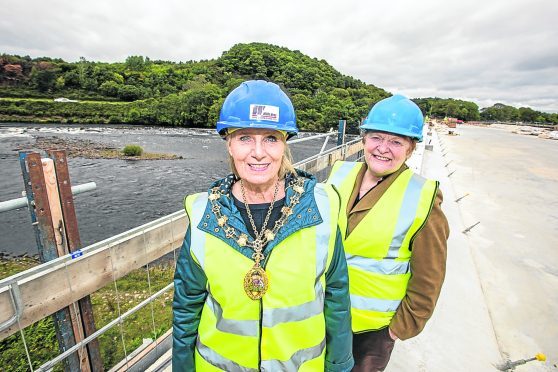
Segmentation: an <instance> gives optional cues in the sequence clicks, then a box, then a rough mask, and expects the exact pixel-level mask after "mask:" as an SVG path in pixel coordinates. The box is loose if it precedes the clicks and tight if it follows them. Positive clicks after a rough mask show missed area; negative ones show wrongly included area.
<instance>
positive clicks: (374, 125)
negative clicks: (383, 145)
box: [360, 94, 424, 142]
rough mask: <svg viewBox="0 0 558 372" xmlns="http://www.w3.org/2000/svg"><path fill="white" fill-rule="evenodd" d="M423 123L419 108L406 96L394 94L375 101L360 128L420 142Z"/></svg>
mask: <svg viewBox="0 0 558 372" xmlns="http://www.w3.org/2000/svg"><path fill="white" fill-rule="evenodd" d="M423 124H424V118H423V116H422V112H421V111H420V108H419V107H418V106H417V105H416V104H415V103H414V102H413V101H411V100H410V99H408V98H407V97H404V96H402V95H400V94H396V95H394V96H391V97H389V98H385V99H383V100H381V101H379V102H377V103H376V104H375V105H374V106H373V107H372V109H371V110H370V112H369V113H368V116H367V117H366V119H364V122H363V123H362V125H361V126H360V128H361V129H364V130H378V131H381V132H388V133H394V134H399V135H402V136H407V137H412V138H414V139H416V140H418V141H419V142H421V141H422V126H423Z"/></svg>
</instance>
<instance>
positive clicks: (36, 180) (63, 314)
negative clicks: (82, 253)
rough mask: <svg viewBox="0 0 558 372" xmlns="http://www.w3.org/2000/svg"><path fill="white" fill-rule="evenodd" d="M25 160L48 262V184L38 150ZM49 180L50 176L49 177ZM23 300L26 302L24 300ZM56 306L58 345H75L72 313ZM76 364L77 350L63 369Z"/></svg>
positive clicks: (51, 240) (52, 246)
mask: <svg viewBox="0 0 558 372" xmlns="http://www.w3.org/2000/svg"><path fill="white" fill-rule="evenodd" d="M26 163H27V169H28V170H29V178H30V181H31V186H32V190H33V200H34V203H35V214H36V218H37V223H38V224H37V226H36V228H38V230H39V234H38V237H40V239H41V242H40V244H38V246H39V256H40V257H41V261H42V262H47V261H51V260H54V259H56V258H57V257H58V256H59V254H58V250H57V244H56V237H55V233H54V227H53V223H52V213H51V212H52V210H51V207H50V200H49V197H48V191H49V190H48V187H47V178H46V177H45V173H44V171H43V163H42V159H41V155H40V154H39V153H36V152H33V153H29V154H27V157H26ZM48 183H50V180H48ZM51 191H52V189H51ZM51 198H52V197H51ZM23 303H24V304H25V305H27V304H26V303H25V302H23ZM56 310H58V311H56V312H52V313H51V314H53V316H54V327H55V329H56V337H57V338H58V343H59V349H60V350H61V351H63V350H67V349H68V348H70V347H72V346H74V345H75V334H74V329H73V325H74V323H72V314H71V312H70V309H69V308H67V307H66V306H62V307H60V308H58V309H56ZM37 320H38V319H37ZM79 368H80V359H79V356H78V354H77V353H74V354H72V355H70V356H69V357H68V358H66V359H65V360H64V370H66V371H75V370H77V369H79Z"/></svg>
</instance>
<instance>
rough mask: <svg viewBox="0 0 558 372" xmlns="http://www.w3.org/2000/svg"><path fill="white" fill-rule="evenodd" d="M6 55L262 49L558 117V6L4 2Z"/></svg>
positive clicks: (203, 54)
mask: <svg viewBox="0 0 558 372" xmlns="http://www.w3.org/2000/svg"><path fill="white" fill-rule="evenodd" d="M1 12H2V13H1V15H0V53H8V54H19V55H29V56H31V57H40V56H48V57H59V58H63V59H64V60H67V61H70V62H73V61H77V60H78V59H79V57H85V58H86V59H87V60H93V61H105V62H116V61H119V62H123V61H124V60H125V59H126V57H127V56H129V55H143V56H147V57H149V58H150V59H152V60H156V59H162V60H171V61H187V60H200V59H213V58H217V57H219V56H220V55H221V54H222V52H223V51H226V50H228V49H229V48H230V47H232V46H233V45H234V44H236V43H249V42H265V43H270V44H275V45H279V46H283V47H286V48H289V49H291V50H300V51H301V52H302V53H304V54H307V55H309V56H310V57H316V58H319V59H322V58H323V59H325V60H326V61H328V62H329V63H330V64H331V65H332V66H333V67H335V68H336V69H337V70H339V71H340V72H341V73H343V74H345V75H350V76H353V77H355V78H357V79H360V80H362V81H364V82H366V83H369V84H374V85H376V86H378V87H381V88H384V89H386V90H387V91H389V92H391V93H401V94H404V95H407V96H409V97H411V98H418V97H434V96H436V97H443V98H449V97H451V98H458V99H465V100H471V101H473V102H476V103H477V104H478V105H479V106H480V107H487V106H491V105H493V104H494V103H496V102H501V103H505V104H509V105H513V106H515V107H521V106H528V107H531V108H533V109H536V110H541V111H546V112H558V26H557V24H558V0H462V1H452V0H420V1H417V0H390V1H382V2H379V1H374V0H368V1H365V0H362V1H354V0H344V1H335V2H334V1H328V0H322V1H314V0H311V1H305V0H297V1H292V0H282V1H265V0H260V1H249V0H198V1H189V0H182V1H179V0H159V1H153V0H152V1H145V0H95V1H86V0H73V1H70V0H49V1H44V0H40V1H39V0H19V1H5V2H3V4H2V6H1Z"/></svg>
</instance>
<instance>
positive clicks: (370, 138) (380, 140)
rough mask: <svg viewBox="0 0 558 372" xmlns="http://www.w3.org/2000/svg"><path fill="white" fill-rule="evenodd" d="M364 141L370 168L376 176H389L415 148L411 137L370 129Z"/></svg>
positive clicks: (367, 162)
mask: <svg viewBox="0 0 558 372" xmlns="http://www.w3.org/2000/svg"><path fill="white" fill-rule="evenodd" d="M363 142H364V154H365V159H366V164H367V165H368V170H369V172H371V173H372V175H374V176H375V177H384V176H387V175H389V174H391V173H393V172H395V171H396V170H398V169H399V168H401V166H402V165H403V163H404V162H405V160H407V159H408V158H409V156H410V155H411V153H412V152H413V149H414V146H413V142H412V140H410V139H409V138H407V137H403V136H398V135H395V134H391V133H385V132H375V131H369V132H367V133H366V134H365V135H364V138H363Z"/></svg>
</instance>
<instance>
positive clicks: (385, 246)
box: [327, 162, 438, 333]
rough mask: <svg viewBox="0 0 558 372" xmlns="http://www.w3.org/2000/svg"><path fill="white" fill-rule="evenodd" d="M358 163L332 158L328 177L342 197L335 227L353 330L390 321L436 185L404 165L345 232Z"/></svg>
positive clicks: (371, 328) (363, 164) (362, 329)
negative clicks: (342, 253)
mask: <svg viewBox="0 0 558 372" xmlns="http://www.w3.org/2000/svg"><path fill="white" fill-rule="evenodd" d="M362 167H366V164H365V163H355V162H336V163H335V164H334V166H333V169H332V171H331V174H330V176H329V178H328V181H327V183H328V184H333V185H335V187H336V189H337V191H338V192H339V194H340V196H341V211H342V213H339V228H340V229H341V232H342V235H343V243H344V247H345V256H346V258H347V265H348V269H349V292H350V294H351V315H352V329H353V332H355V333H357V332H364V331H368V330H377V329H381V328H384V327H386V326H388V325H389V323H390V321H391V318H393V315H394V314H395V311H396V310H397V308H398V306H399V304H400V303H401V300H402V299H403V298H404V297H405V293H406V292H407V284H408V282H409V278H410V276H411V272H410V263H409V261H410V258H411V251H410V250H409V247H410V244H411V243H412V240H413V238H414V236H415V235H416V234H417V232H419V231H420V229H421V228H422V226H423V225H424V223H425V222H426V220H427V218H428V215H429V214H430V211H431V210H432V205H433V203H434V200H435V197H436V192H437V190H438V182H436V181H432V180H427V179H425V178H423V177H421V176H419V175H417V174H414V173H413V172H412V171H411V170H410V169H406V170H405V171H403V172H402V173H401V174H400V175H399V176H398V177H397V179H396V180H395V181H393V183H392V184H391V186H390V187H389V188H388V190H387V191H386V192H385V193H384V195H382V197H381V198H380V200H378V202H377V203H376V204H375V205H374V206H373V207H372V209H371V210H370V211H368V213H367V214H366V216H365V217H364V218H363V219H362V220H361V221H360V222H359V224H358V225H357V226H356V227H355V228H354V229H353V230H352V231H351V233H350V234H349V235H347V234H346V232H347V213H346V211H347V204H348V202H349V198H350V197H351V194H352V192H353V188H354V184H355V181H356V177H357V175H358V173H359V171H360V170H361V169H362ZM343 212H344V213H343Z"/></svg>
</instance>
